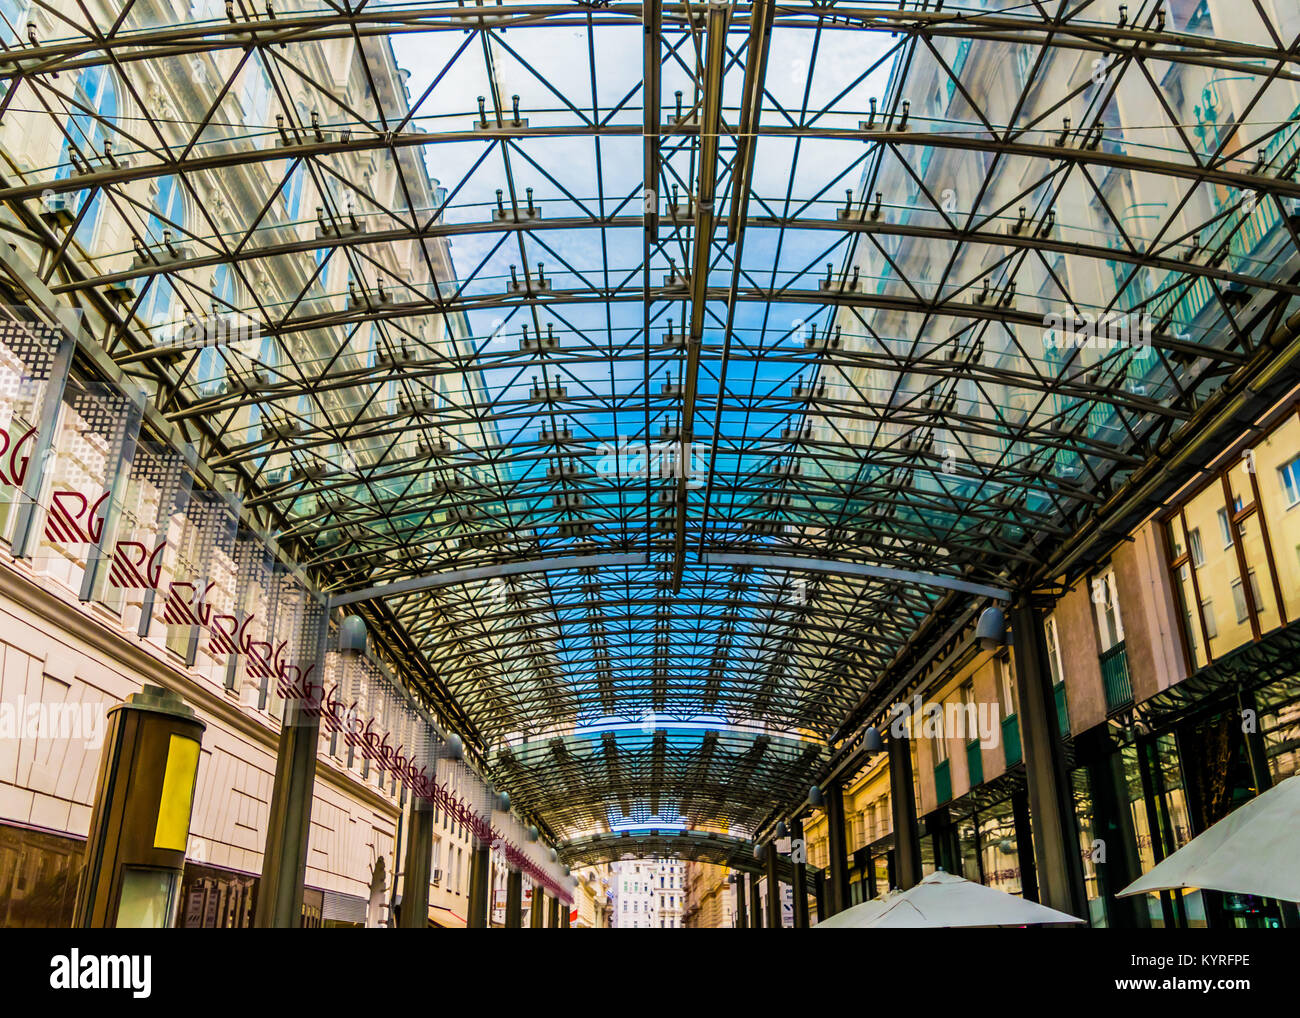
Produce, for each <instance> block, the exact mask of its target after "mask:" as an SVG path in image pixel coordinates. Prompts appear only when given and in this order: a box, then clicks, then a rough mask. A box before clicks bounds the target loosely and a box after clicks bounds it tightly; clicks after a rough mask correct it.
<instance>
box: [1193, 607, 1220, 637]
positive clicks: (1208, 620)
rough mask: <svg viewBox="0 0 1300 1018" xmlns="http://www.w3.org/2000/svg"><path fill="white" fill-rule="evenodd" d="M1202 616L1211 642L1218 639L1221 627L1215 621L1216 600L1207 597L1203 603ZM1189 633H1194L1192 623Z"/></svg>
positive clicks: (1206, 633)
mask: <svg viewBox="0 0 1300 1018" xmlns="http://www.w3.org/2000/svg"><path fill="white" fill-rule="evenodd" d="M1201 615H1202V616H1203V617H1204V619H1205V635H1206V636H1207V637H1209V638H1210V639H1211V640H1213V639H1216V638H1217V637H1218V635H1219V625H1218V623H1217V622H1215V621H1214V600H1213V599H1212V598H1208V597H1207V598H1206V599H1205V600H1204V601H1202V602H1201ZM1187 631H1188V633H1192V632H1193V631H1194V630H1193V628H1192V626H1191V625H1190V623H1189V625H1188V627H1187Z"/></svg>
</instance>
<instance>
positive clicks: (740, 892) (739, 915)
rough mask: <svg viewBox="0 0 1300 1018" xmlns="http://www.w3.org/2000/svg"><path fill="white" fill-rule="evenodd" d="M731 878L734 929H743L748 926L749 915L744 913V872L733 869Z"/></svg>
mask: <svg viewBox="0 0 1300 1018" xmlns="http://www.w3.org/2000/svg"><path fill="white" fill-rule="evenodd" d="M731 880H732V884H733V886H734V887H735V888H736V929H738V930H743V929H746V928H748V926H749V917H748V916H747V915H746V914H745V874H743V873H741V872H740V871H739V870H733V871H732V873H731Z"/></svg>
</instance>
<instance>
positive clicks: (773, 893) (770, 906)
mask: <svg viewBox="0 0 1300 1018" xmlns="http://www.w3.org/2000/svg"><path fill="white" fill-rule="evenodd" d="M764 852H765V854H766V856H767V858H766V860H765V861H766V863H767V926H768V929H772V930H779V929H781V927H782V926H783V925H784V923H782V922H781V879H780V878H779V877H778V876H777V870H776V864H777V861H778V856H777V854H776V842H775V841H769V842H768V843H767V847H766V848H765V850H764Z"/></svg>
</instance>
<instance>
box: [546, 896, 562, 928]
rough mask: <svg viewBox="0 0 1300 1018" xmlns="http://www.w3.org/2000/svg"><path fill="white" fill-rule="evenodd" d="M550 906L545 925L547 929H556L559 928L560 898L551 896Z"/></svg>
mask: <svg viewBox="0 0 1300 1018" xmlns="http://www.w3.org/2000/svg"><path fill="white" fill-rule="evenodd" d="M550 904H551V907H550V910H549V913H550V914H549V915H548V916H547V920H546V925H547V927H548V928H549V929H552V930H558V929H559V928H560V899H559V898H554V897H553V898H551V902H550Z"/></svg>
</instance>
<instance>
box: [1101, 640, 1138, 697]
mask: <svg viewBox="0 0 1300 1018" xmlns="http://www.w3.org/2000/svg"><path fill="white" fill-rule="evenodd" d="M1101 681H1102V684H1103V685H1104V686H1105V688H1106V710H1107V712H1112V711H1117V710H1121V709H1123V708H1124V707H1128V706H1130V705H1131V704H1132V703H1133V683H1132V681H1131V680H1130V679H1129V674H1128V654H1127V653H1126V652H1125V650H1124V641H1123V640H1120V642H1119V643H1117V644H1115V646H1113V647H1111V648H1110V650H1108V651H1106V652H1105V653H1104V654H1102V655H1101Z"/></svg>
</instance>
